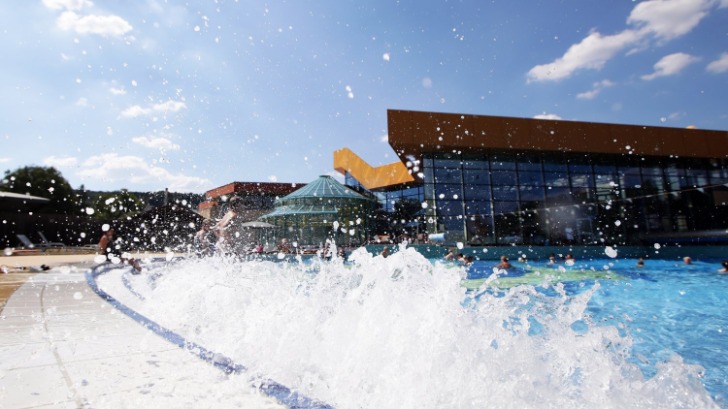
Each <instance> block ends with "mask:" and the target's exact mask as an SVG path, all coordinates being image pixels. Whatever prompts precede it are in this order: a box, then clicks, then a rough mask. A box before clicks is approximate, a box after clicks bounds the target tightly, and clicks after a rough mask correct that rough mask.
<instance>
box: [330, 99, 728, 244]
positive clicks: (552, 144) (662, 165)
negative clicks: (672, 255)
mask: <svg viewBox="0 0 728 409" xmlns="http://www.w3.org/2000/svg"><path fill="white" fill-rule="evenodd" d="M388 128H389V129H388V130H389V143H390V145H391V147H392V148H393V149H394V151H395V152H396V153H397V155H398V156H399V158H400V160H401V161H400V162H395V163H392V164H389V165H385V166H381V167H371V166H369V165H368V164H366V162H364V161H363V160H361V159H360V158H359V157H358V156H356V154H354V153H353V152H352V151H350V150H348V149H346V148H344V149H341V150H338V151H336V152H334V168H335V169H336V170H337V171H338V172H340V173H341V174H342V175H344V176H345V179H346V184H347V185H350V186H356V187H364V188H366V189H368V190H369V191H371V192H374V193H375V194H377V195H378V196H379V197H380V198H381V203H382V204H383V205H384V207H385V209H387V210H390V211H395V210H396V209H397V208H398V207H399V208H400V209H401V208H409V209H412V211H411V212H410V217H411V219H409V220H405V223H402V224H401V228H402V229H405V228H410V229H412V228H415V227H416V228H417V229H425V230H426V231H427V232H428V233H429V234H430V235H433V234H444V236H445V237H446V239H447V241H451V242H455V241H460V242H463V243H468V244H471V245H510V244H519V245H562V244H576V245H604V244H626V245H638V244H649V243H653V242H655V243H659V242H673V243H674V242H685V243H693V244H694V243H716V242H725V241H728V234H727V233H726V232H727V228H728V167H727V166H726V165H727V162H728V132H726V131H710V130H698V129H676V128H665V127H650V126H634V125H615V124H599V123H587V122H576V121H562V120H539V119H523V118H509V117H495V116H477V115H461V114H444V113H433V112H415V111H401V110H390V111H388ZM403 203H404V204H407V203H409V206H403V205H402V204H403ZM418 206H419V207H418ZM415 210H417V211H415Z"/></svg>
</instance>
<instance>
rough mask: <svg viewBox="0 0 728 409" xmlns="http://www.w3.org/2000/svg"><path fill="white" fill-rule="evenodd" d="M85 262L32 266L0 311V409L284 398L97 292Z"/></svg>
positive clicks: (257, 402)
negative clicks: (160, 332) (143, 321)
mask: <svg viewBox="0 0 728 409" xmlns="http://www.w3.org/2000/svg"><path fill="white" fill-rule="evenodd" d="M47 257H50V256H47ZM14 258H15V257H14ZM19 258H20V257H18V259H19ZM16 261H18V260H16ZM23 261H24V262H26V263H25V264H32V263H37V262H39V261H41V262H42V263H41V264H46V265H48V259H42V260H30V259H26V260H23ZM83 263H84V261H82V262H81V264H80V266H81V268H79V264H75V265H70V266H69V265H59V266H57V267H54V268H52V269H51V270H50V271H48V272H42V273H37V274H31V275H29V278H27V277H26V278H27V281H26V282H25V283H24V284H23V285H22V286H20V287H19V288H18V289H17V290H16V291H15V292H14V293H13V294H12V295H11V296H10V298H9V299H8V300H7V302H6V304H5V306H4V307H3V309H2V311H1V312H0V409H11V408H111V409H113V408H143V407H164V408H190V407H195V408H228V407H234V408H280V407H281V406H280V405H279V404H278V403H277V402H275V401H274V400H272V399H271V398H268V397H265V396H262V395H261V394H260V392H259V391H258V390H256V389H255V388H252V387H251V386H250V385H249V384H248V381H247V378H246V376H245V375H244V374H243V375H226V374H224V373H223V372H222V371H220V370H219V369H217V368H215V367H213V366H212V365H210V364H208V363H205V362H203V361H202V360H200V359H199V358H197V357H196V356H194V355H192V354H190V353H189V352H187V351H184V350H182V349H180V348H178V347H177V346H175V345H172V344H170V343H169V342H167V341H166V340H164V339H162V338H161V337H159V336H157V335H156V334H154V333H153V332H151V331H149V330H147V329H146V328H144V327H143V326H142V325H140V324H139V323H137V322H136V321H134V320H133V319H131V318H129V317H128V316H126V315H124V314H122V313H121V312H119V311H118V310H116V309H115V308H114V307H112V306H111V305H110V304H109V303H107V302H106V301H104V300H102V299H101V298H100V297H99V296H98V295H97V294H96V293H95V292H94V291H93V290H92V289H91V288H90V287H89V285H88V284H87V282H86V278H85V271H86V270H87V268H85V267H83V266H84V264H83ZM11 275H12V273H11V274H6V276H11Z"/></svg>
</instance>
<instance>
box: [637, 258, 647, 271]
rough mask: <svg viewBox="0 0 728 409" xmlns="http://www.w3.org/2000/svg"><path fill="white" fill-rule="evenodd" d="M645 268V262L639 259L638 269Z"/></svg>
mask: <svg viewBox="0 0 728 409" xmlns="http://www.w3.org/2000/svg"><path fill="white" fill-rule="evenodd" d="M644 266H645V260H644V259H643V258H642V257H640V258H638V259H637V268H642V267H644Z"/></svg>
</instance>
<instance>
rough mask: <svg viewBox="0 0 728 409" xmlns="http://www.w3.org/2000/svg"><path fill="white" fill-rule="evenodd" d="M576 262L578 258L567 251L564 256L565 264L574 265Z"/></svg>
mask: <svg viewBox="0 0 728 409" xmlns="http://www.w3.org/2000/svg"><path fill="white" fill-rule="evenodd" d="M575 262H576V259H575V258H574V255H572V254H571V253H567V254H566V256H564V264H566V265H567V266H573V265H574V263H575Z"/></svg>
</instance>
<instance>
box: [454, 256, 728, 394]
mask: <svg viewBox="0 0 728 409" xmlns="http://www.w3.org/2000/svg"><path fill="white" fill-rule="evenodd" d="M492 265H493V262H476V263H475V265H474V266H473V268H472V271H471V272H470V274H469V276H470V277H475V279H471V280H468V281H467V282H468V284H469V285H470V286H471V287H472V286H474V285H477V284H478V283H479V282H480V281H482V280H478V278H480V277H482V276H483V275H484V274H485V273H486V272H489V271H490V270H491V269H492ZM636 265H637V260H636V259H614V260H612V259H605V260H590V261H581V262H577V263H576V264H575V265H574V266H573V267H565V266H564V265H563V264H562V263H559V264H556V265H549V264H548V263H514V267H515V268H516V270H517V271H520V272H519V274H516V277H513V278H511V277H509V276H507V275H506V276H505V277H506V278H504V279H502V280H507V279H511V281H505V282H504V284H505V287H508V286H511V285H514V284H515V283H518V282H531V283H534V282H536V281H538V278H537V277H538V273H539V272H540V273H541V274H540V275H541V276H542V277H543V276H546V277H548V278H547V279H549V280H553V281H554V282H558V281H561V280H565V281H564V283H565V291H566V293H567V294H579V293H581V292H584V291H586V290H587V289H589V288H591V287H590V286H591V283H594V282H599V283H600V288H599V290H598V291H595V292H594V293H593V295H592V296H591V298H590V300H589V303H588V307H587V310H586V314H585V316H586V317H587V318H588V319H589V320H590V321H591V322H593V323H595V324H596V325H604V326H613V327H616V328H618V329H619V331H620V335H622V336H628V335H629V336H631V337H632V339H633V343H632V351H631V357H630V361H632V362H635V363H636V364H638V365H639V367H640V368H641V369H642V371H643V372H644V373H645V375H647V376H654V375H655V365H656V364H658V363H661V362H665V361H668V360H670V359H671V358H673V357H674V356H675V354H677V355H679V356H680V357H682V359H683V360H684V361H685V362H686V363H692V364H698V365H701V366H702V367H703V368H704V371H701V372H700V373H701V376H700V380H701V382H702V383H704V384H705V385H706V388H707V390H708V391H709V392H710V393H711V394H712V395H713V397H714V398H715V399H716V401H717V402H719V403H720V404H721V406H726V401H725V399H726V396H728V354H726V350H727V349H728V334H727V333H726V332H727V331H728V317H726V314H725V312H726V311H728V297H726V294H728V275H723V274H719V273H718V272H717V271H718V270H719V269H720V268H721V267H720V260H718V259H712V260H711V259H708V260H705V261H697V262H693V263H692V264H690V265H686V264H684V263H683V262H682V261H681V260H648V261H646V262H645V265H644V267H641V268H638V267H637V266H636ZM529 275H532V276H534V277H533V279H529V277H528V276H529ZM518 276H520V277H518ZM497 284H498V283H496V284H495V286H496V288H501V287H503V286H501V287H498V286H497ZM497 291H498V290H494V291H493V293H497ZM545 291H546V290H545Z"/></svg>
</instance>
